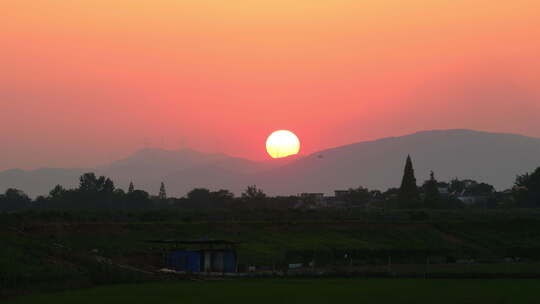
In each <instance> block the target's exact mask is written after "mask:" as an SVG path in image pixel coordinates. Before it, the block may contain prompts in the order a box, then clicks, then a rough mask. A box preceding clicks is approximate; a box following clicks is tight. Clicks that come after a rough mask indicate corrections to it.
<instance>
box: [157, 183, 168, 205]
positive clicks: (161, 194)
mask: <svg viewBox="0 0 540 304" xmlns="http://www.w3.org/2000/svg"><path fill="white" fill-rule="evenodd" d="M158 199H159V200H163V201H164V200H166V199H167V192H166V191H165V184H164V183H163V182H161V185H160V186H159V194H158Z"/></svg>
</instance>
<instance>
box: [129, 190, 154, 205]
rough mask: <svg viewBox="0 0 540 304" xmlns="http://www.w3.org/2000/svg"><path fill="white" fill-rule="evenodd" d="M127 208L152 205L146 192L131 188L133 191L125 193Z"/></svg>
mask: <svg viewBox="0 0 540 304" xmlns="http://www.w3.org/2000/svg"><path fill="white" fill-rule="evenodd" d="M126 200H127V203H126V205H127V207H128V208H150V207H152V201H151V200H150V195H149V194H148V192H146V191H143V190H133V192H131V193H128V194H127V195H126Z"/></svg>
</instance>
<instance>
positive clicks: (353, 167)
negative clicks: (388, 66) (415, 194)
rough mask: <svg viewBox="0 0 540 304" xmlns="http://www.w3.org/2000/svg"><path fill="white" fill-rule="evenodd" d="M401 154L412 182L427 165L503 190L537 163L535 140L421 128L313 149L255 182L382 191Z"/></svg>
mask: <svg viewBox="0 0 540 304" xmlns="http://www.w3.org/2000/svg"><path fill="white" fill-rule="evenodd" d="M407 154H410V155H411V156H412V158H413V162H414V167H415V171H416V178H417V181H418V184H421V183H422V182H423V181H424V180H425V179H427V178H428V176H429V172H430V170H433V171H434V172H435V175H436V177H437V178H438V179H439V180H450V179H452V178H454V177H458V178H472V179H477V180H479V181H485V182H488V183H491V184H493V185H494V186H495V187H496V188H498V189H503V188H508V187H511V186H512V184H513V182H514V179H515V177H516V175H518V174H523V173H524V172H528V171H532V170H533V169H534V168H536V167H538V166H540V139H538V138H532V137H526V136H521V135H514V134H498V133H487V132H478V131H472V130H444V131H423V132H418V133H414V134H411V135H406V136H400V137H389V138H383V139H379V140H375V141H367V142H360V143H356V144H351V145H346V146H341V147H337V148H332V149H327V150H323V151H320V152H317V153H313V154H311V155H309V156H307V157H304V158H302V159H299V160H298V161H296V162H294V163H292V164H290V165H287V166H284V167H282V168H280V169H279V170H273V171H271V172H265V173H264V174H262V176H261V179H260V182H259V183H260V184H261V187H264V189H268V191H270V192H280V193H296V192H300V191H308V192H327V193H329V192H331V191H332V190H334V189H342V188H348V187H357V186H359V185H363V186H365V187H369V188H376V189H381V190H385V189H387V188H389V187H397V186H399V184H400V181H401V178H402V174H403V167H404V164H405V158H406V157H407ZM276 176H281V178H276Z"/></svg>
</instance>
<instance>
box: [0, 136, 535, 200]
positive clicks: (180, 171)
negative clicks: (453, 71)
mask: <svg viewBox="0 0 540 304" xmlns="http://www.w3.org/2000/svg"><path fill="white" fill-rule="evenodd" d="M408 154H410V155H411V156H412V158H413V163H414V165H415V169H416V173H417V180H418V183H419V184H421V183H422V182H423V180H425V179H427V177H428V174H429V171H431V170H434V171H435V174H436V177H437V178H439V179H440V180H449V179H451V178H454V177H458V178H473V179H477V180H479V181H484V182H488V183H491V184H493V185H494V186H495V187H497V188H498V189H504V188H508V187H510V186H511V185H512V183H513V179H514V178H515V176H516V175H517V174H523V173H525V172H529V171H532V170H533V169H535V168H536V167H538V166H540V139H539V138H535V137H530V136H524V135H518V134H512V133H492V132H483V131H476V130H470V129H449V130H426V131H418V132H415V133H411V134H407V135H403V136H392V137H384V138H379V139H375V140H369V141H361V142H355V143H351V144H347V145H341V146H337V147H332V148H327V149H323V150H320V151H317V152H314V153H311V154H308V155H305V156H298V157H293V158H290V159H284V160H269V161H253V160H249V159H245V158H241V157H234V156H229V155H226V154H224V153H204V152H200V151H196V150H193V149H189V148H188V149H182V150H163V149H157V148H150V149H141V150H139V151H136V152H135V153H133V154H131V155H129V156H128V157H126V158H123V159H119V160H117V161H113V162H111V163H109V164H105V165H101V166H97V167H96V168H40V169H36V170H27V171H25V170H20V169H10V170H6V171H2V172H0V191H4V190H5V189H6V188H8V187H14V188H19V189H21V190H23V191H25V192H27V193H28V194H29V195H31V196H36V195H46V194H47V193H48V191H49V190H50V189H52V187H54V185H56V184H62V185H64V186H66V187H74V186H76V185H77V183H78V179H77V178H78V176H79V175H80V174H82V173H84V172H89V171H93V172H96V174H100V175H106V176H109V177H111V178H112V179H113V180H114V181H115V183H116V184H117V186H119V187H121V188H126V187H127V184H128V183H129V182H130V181H133V182H134V183H135V185H136V187H139V188H141V189H144V190H147V191H149V192H151V193H156V192H157V190H158V187H159V184H160V183H161V182H162V181H163V182H165V184H166V186H167V190H168V193H169V194H171V195H174V196H183V195H185V194H186V192H187V191H189V190H191V189H192V188H195V187H206V188H210V189H214V190H217V189H229V190H231V191H233V192H235V193H236V194H239V193H240V192H241V191H242V190H243V189H244V188H245V187H246V186H247V185H250V184H256V185H257V186H259V187H261V188H262V189H263V190H265V191H266V192H267V193H269V194H271V195H278V194H280V195H289V194H297V193H300V192H324V193H331V192H332V191H333V190H337V189H343V188H345V189H346V188H349V187H357V186H360V185H362V186H365V187H368V188H373V189H380V190H385V189H386V188H389V187H397V186H398V185H399V181H400V179H401V175H402V170H403V165H404V162H405V158H406V156H407V155H408Z"/></svg>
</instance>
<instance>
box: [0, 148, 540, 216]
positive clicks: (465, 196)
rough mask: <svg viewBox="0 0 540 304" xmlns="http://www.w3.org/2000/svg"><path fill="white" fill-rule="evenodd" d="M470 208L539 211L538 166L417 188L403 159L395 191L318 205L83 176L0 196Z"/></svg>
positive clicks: (136, 203)
mask: <svg viewBox="0 0 540 304" xmlns="http://www.w3.org/2000/svg"><path fill="white" fill-rule="evenodd" d="M467 206H475V207H482V208H511V207H518V208H538V207H540V167H539V168H537V169H536V170H534V171H533V172H531V173H525V174H523V175H519V176H517V178H516V181H515V184H514V187H513V188H512V189H508V190H506V191H502V192H497V191H495V188H494V187H493V186H492V185H489V184H486V183H482V182H477V181H474V180H470V179H469V180H459V179H457V178H456V179H453V180H451V181H450V182H442V181H438V180H437V179H436V177H435V173H434V172H431V174H430V178H429V179H428V180H426V181H425V182H424V183H423V184H422V185H420V186H418V185H417V181H416V177H415V172H414V167H413V162H412V159H411V157H410V156H408V157H407V159H406V163H405V168H404V173H403V178H402V182H401V185H400V187H399V188H390V189H388V190H386V191H384V192H382V191H379V190H369V189H367V188H365V187H358V188H351V189H348V190H347V191H341V193H340V195H339V196H338V195H336V197H332V198H325V200H324V202H320V201H317V200H316V199H314V198H313V197H310V196H283V197H280V196H277V197H270V196H268V195H266V194H265V193H264V191H263V190H262V189H260V188H257V186H255V185H252V186H248V187H247V188H246V190H245V191H244V192H243V193H242V194H241V195H240V196H239V197H235V195H234V194H233V193H232V192H230V191H229V190H226V189H221V190H217V191H211V190H209V189H206V188H196V189H193V190H191V191H190V192H189V193H187V194H186V196H185V197H180V198H175V197H168V196H167V191H166V188H165V184H164V183H161V185H160V189H159V193H158V194H157V195H150V194H149V193H148V192H146V191H144V190H140V189H136V188H135V187H134V185H133V183H130V184H129V186H128V190H127V191H124V190H123V189H121V188H119V187H117V186H116V185H115V184H114V182H113V181H112V180H111V179H110V178H108V177H105V176H99V177H98V176H96V175H95V174H94V173H85V174H83V175H82V176H81V177H80V178H79V185H78V187H76V188H73V189H66V188H64V187H62V186H61V185H57V186H55V187H54V188H53V189H52V190H51V191H50V192H49V194H48V195H46V196H39V197H37V198H36V199H31V198H29V197H28V196H27V195H26V194H25V193H24V192H23V191H22V190H19V189H13V188H10V189H7V190H6V191H5V192H4V193H3V194H0V210H7V211H11V210H20V209H29V208H36V209H102V208H109V209H151V208H158V209H160V208H191V209H213V208H267V209H291V208H308V209H309V208H318V207H343V208H353V207H362V208H383V209H393V208H402V209H452V208H464V207H467Z"/></svg>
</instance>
